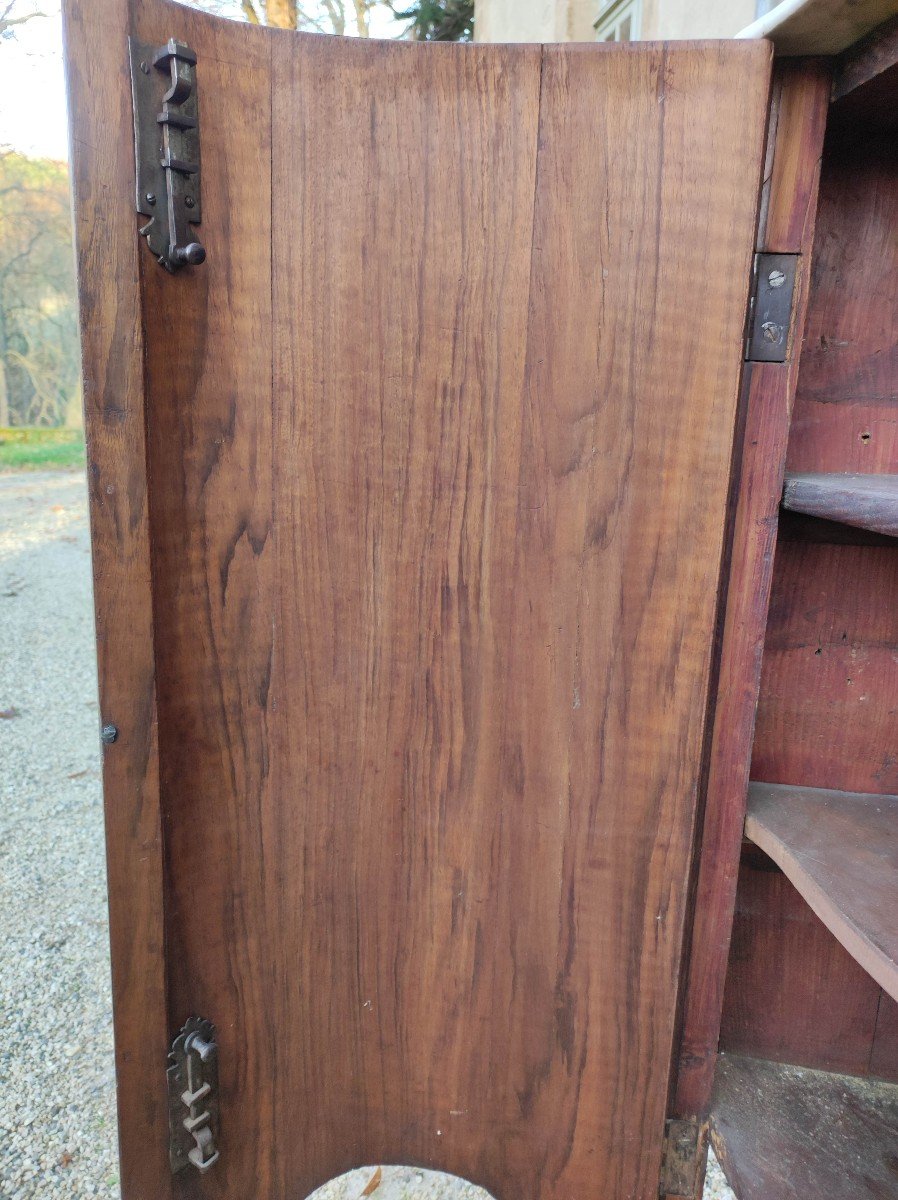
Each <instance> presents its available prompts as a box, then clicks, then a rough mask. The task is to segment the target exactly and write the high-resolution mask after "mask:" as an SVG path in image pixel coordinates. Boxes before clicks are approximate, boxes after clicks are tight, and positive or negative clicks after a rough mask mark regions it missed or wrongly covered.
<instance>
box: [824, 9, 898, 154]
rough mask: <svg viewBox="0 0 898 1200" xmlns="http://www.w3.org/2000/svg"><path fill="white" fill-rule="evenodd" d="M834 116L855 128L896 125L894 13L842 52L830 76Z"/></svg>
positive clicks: (897, 26) (897, 30) (897, 23)
mask: <svg viewBox="0 0 898 1200" xmlns="http://www.w3.org/2000/svg"><path fill="white" fill-rule="evenodd" d="M833 102H834V110H833V115H834V119H835V121H836V122H838V124H840V125H841V126H843V127H845V128H847V127H848V126H849V124H850V125H853V127H854V129H855V131H856V130H857V129H858V128H861V127H863V126H867V127H871V128H874V129H877V130H880V131H886V130H891V131H894V130H895V128H896V127H898V16H895V17H893V18H892V19H891V20H890V21H886V22H885V23H884V24H883V25H881V26H880V27H879V28H878V29H876V30H874V31H873V33H871V34H870V35H869V36H868V37H866V38H864V39H863V41H862V42H860V43H859V44H858V45H856V46H853V47H852V48H851V49H850V50H848V51H846V52H845V54H843V55H842V58H841V60H840V62H839V64H838V66H837V68H836V71H835V73H834V77H833Z"/></svg>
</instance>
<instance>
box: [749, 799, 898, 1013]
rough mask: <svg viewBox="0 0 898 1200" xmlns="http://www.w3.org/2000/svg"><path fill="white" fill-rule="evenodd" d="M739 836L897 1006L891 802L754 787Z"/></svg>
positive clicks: (894, 807) (896, 868)
mask: <svg viewBox="0 0 898 1200" xmlns="http://www.w3.org/2000/svg"><path fill="white" fill-rule="evenodd" d="M745 835H746V837H748V838H750V839H751V840H752V841H753V842H754V843H755V845H756V846H760V848H761V849H762V850H763V851H764V852H765V853H766V854H768V855H770V857H771V858H772V859H773V861H774V862H775V863H777V865H778V866H779V867H781V868H782V870H783V872H784V873H785V875H786V877H787V878H788V879H789V880H791V882H792V883H793V884H794V885H795V887H796V889H797V890H798V891H799V893H800V894H801V895H802V896H803V897H804V899H805V900H806V901H807V902H808V904H809V905H810V906H811V908H812V909H813V910H814V912H815V913H816V914H817V916H818V917H819V918H820V919H821V921H823V923H824V924H825V925H826V927H827V928H828V929H829V930H831V931H832V933H834V934H835V935H836V937H837V938H838V939H839V941H840V942H841V943H842V945H843V946H844V947H845V949H846V950H848V952H849V953H850V954H851V955H852V957H853V958H855V959H856V960H857V961H858V962H859V963H860V964H861V966H862V967H863V968H864V969H865V970H866V971H867V972H868V973H869V974H870V975H872V976H873V978H874V979H875V980H877V982H878V983H879V984H880V985H881V986H882V987H884V988H885V989H886V991H888V992H889V993H890V995H891V996H892V997H893V999H898V994H896V993H898V933H896V930H895V928H894V917H895V912H896V910H898V796H870V795H867V794H865V793H858V792H834V791H830V790H826V789H821V788H797V787H787V786H783V785H780V784H769V783H755V784H752V786H751V788H750V790H749V800H748V815H747V817H746V820H745Z"/></svg>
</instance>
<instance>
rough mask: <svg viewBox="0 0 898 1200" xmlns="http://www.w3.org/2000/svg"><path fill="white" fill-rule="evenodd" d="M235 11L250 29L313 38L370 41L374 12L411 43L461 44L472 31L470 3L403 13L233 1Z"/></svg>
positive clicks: (358, 5) (332, 3)
mask: <svg viewBox="0 0 898 1200" xmlns="http://www.w3.org/2000/svg"><path fill="white" fill-rule="evenodd" d="M225 2H227V0H225ZM239 6H240V12H241V14H242V15H243V17H244V18H245V19H246V20H247V21H249V22H250V23H251V24H253V25H273V26H275V27H276V28H278V29H305V30H311V31H313V32H316V33H336V34H356V35H357V36H359V37H371V36H372V17H373V16H374V15H375V14H376V13H377V12H380V13H382V14H383V16H384V17H385V18H386V19H387V20H388V21H392V22H393V23H395V25H396V36H398V37H411V38H414V39H415V40H416V41H422V42H429V41H433V42H467V41H470V40H471V37H472V35H473V29H474V0H415V2H414V3H412V4H410V5H407V6H405V7H403V6H402V5H401V4H400V5H398V6H397V4H396V0H239Z"/></svg>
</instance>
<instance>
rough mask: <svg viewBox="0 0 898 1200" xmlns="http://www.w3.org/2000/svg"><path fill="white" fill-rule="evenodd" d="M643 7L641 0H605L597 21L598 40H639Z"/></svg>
mask: <svg viewBox="0 0 898 1200" xmlns="http://www.w3.org/2000/svg"><path fill="white" fill-rule="evenodd" d="M641 9H642V3H641V0H604V2H603V3H602V5H601V7H600V9H599V19H598V20H597V21H596V23H595V31H596V41H598V42H636V41H638V40H639V18H640V16H641Z"/></svg>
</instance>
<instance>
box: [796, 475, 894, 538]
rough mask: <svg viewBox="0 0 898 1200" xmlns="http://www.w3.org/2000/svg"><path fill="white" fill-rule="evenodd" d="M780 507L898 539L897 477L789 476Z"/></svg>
mask: <svg viewBox="0 0 898 1200" xmlns="http://www.w3.org/2000/svg"><path fill="white" fill-rule="evenodd" d="M783 506H784V507H785V508H789V509H792V510H793V511H794V512H800V513H807V514H809V515H810V516H814V517H822V518H824V519H826V520H828V521H841V522H842V523H843V524H845V525H855V526H857V527H858V528H860V529H872V530H874V531H875V532H876V533H885V534H888V535H889V536H891V537H896V536H898V475H822V474H820V473H819V472H818V473H813V472H811V473H808V474H794V473H791V474H788V475H787V476H786V486H785V488H784V489H783Z"/></svg>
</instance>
